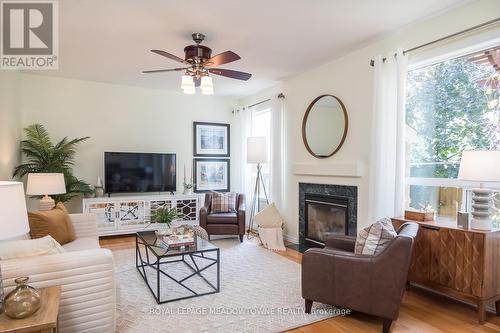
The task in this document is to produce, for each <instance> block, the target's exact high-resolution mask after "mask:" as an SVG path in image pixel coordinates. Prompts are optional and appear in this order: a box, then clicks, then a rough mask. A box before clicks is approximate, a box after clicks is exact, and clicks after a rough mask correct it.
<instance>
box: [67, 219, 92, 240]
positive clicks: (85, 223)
mask: <svg viewBox="0 0 500 333" xmlns="http://www.w3.org/2000/svg"><path fill="white" fill-rule="evenodd" d="M69 217H70V219H71V224H73V228H74V229H75V235H76V238H82V237H92V238H97V237H98V235H97V219H96V216H95V215H94V214H70V215H69Z"/></svg>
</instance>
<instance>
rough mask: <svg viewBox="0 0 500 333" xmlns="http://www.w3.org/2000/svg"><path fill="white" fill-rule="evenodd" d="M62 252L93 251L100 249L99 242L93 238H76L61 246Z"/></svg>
mask: <svg viewBox="0 0 500 333" xmlns="http://www.w3.org/2000/svg"><path fill="white" fill-rule="evenodd" d="M63 248H64V250H66V251H70V252H74V251H81V250H93V249H98V248H100V246H99V241H98V240H97V238H94V237H82V238H77V239H75V240H74V241H72V242H69V243H66V244H64V245H63Z"/></svg>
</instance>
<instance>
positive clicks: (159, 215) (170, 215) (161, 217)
mask: <svg viewBox="0 0 500 333" xmlns="http://www.w3.org/2000/svg"><path fill="white" fill-rule="evenodd" d="M181 217H182V214H181V213H180V212H179V211H178V210H177V208H168V207H160V208H158V209H156V210H155V211H153V212H152V213H151V223H165V224H166V225H167V226H169V227H170V225H171V224H172V221H175V220H177V219H179V218H181Z"/></svg>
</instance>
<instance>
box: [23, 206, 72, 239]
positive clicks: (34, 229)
mask: <svg viewBox="0 0 500 333" xmlns="http://www.w3.org/2000/svg"><path fill="white" fill-rule="evenodd" d="M28 221H29V224H30V234H31V238H41V237H45V236H47V235H50V236H52V237H53V238H54V239H55V240H56V241H57V242H58V243H59V244H61V245H64V244H66V243H69V242H72V241H74V240H75V238H76V236H75V230H74V229H73V225H72V224H71V220H70V218H69V214H68V211H67V210H66V208H65V207H64V205H63V204H62V203H60V202H59V203H58V204H57V205H56V206H55V207H54V208H53V209H51V210H46V211H38V212H30V213H28Z"/></svg>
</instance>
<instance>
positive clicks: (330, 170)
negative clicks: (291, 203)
mask: <svg viewBox="0 0 500 333" xmlns="http://www.w3.org/2000/svg"><path fill="white" fill-rule="evenodd" d="M292 173H293V174H294V175H301V176H323V177H353V178H359V177H362V176H363V173H364V167H363V163H361V162H344V163H320V164H312V163H294V164H292Z"/></svg>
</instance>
